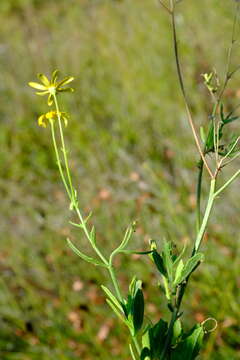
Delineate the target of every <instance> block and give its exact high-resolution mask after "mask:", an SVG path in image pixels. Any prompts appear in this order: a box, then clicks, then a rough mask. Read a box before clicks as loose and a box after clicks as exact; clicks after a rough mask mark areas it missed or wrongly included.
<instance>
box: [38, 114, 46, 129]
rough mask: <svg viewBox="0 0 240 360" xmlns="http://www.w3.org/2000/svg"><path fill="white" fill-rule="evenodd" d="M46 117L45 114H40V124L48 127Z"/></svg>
mask: <svg viewBox="0 0 240 360" xmlns="http://www.w3.org/2000/svg"><path fill="white" fill-rule="evenodd" d="M44 119H45V115H41V116H39V118H38V125H39V126H42V127H44V128H46V127H47V124H46V122H45V121H44Z"/></svg>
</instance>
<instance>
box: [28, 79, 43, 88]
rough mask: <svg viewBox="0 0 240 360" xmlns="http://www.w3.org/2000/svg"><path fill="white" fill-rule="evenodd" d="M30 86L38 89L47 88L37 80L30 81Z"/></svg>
mask: <svg viewBox="0 0 240 360" xmlns="http://www.w3.org/2000/svg"><path fill="white" fill-rule="evenodd" d="M28 85H29V86H31V87H33V88H34V89H37V90H47V88H46V86H44V85H42V84H38V83H36V82H32V81H31V82H29V83H28Z"/></svg>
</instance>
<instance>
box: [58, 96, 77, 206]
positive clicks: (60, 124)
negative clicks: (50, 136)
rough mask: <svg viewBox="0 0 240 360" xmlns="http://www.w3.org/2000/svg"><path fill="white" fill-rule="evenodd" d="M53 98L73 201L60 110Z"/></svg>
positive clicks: (73, 192) (73, 196)
mask: <svg viewBox="0 0 240 360" xmlns="http://www.w3.org/2000/svg"><path fill="white" fill-rule="evenodd" d="M53 99H54V103H55V107H56V111H57V119H58V126H59V132H60V138H61V143H62V150H63V157H64V162H65V167H66V172H67V177H68V182H69V186H70V189H71V193H72V201H74V199H75V191H74V188H73V185H72V177H71V173H70V170H69V165H68V158H67V151H66V146H65V141H64V136H63V129H62V122H61V115H60V111H59V106H58V101H57V97H56V95H55V94H54V95H53Z"/></svg>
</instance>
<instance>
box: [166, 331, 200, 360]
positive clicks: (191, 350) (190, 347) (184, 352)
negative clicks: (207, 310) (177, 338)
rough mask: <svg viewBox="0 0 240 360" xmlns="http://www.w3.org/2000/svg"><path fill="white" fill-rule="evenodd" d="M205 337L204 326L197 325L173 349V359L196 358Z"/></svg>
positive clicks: (187, 359) (186, 359) (185, 359)
mask: <svg viewBox="0 0 240 360" xmlns="http://www.w3.org/2000/svg"><path fill="white" fill-rule="evenodd" d="M203 337H204V330H203V327H202V326H201V325H196V326H195V327H194V328H193V329H192V330H191V331H190V332H189V333H188V334H186V335H185V336H184V339H183V341H181V342H180V343H179V345H178V346H177V347H176V348H175V349H174V350H172V354H171V360H183V359H184V360H194V359H195V358H196V357H197V355H198V353H199V351H200V349H201V347H202V342H203Z"/></svg>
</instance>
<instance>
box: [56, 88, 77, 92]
mask: <svg viewBox="0 0 240 360" xmlns="http://www.w3.org/2000/svg"><path fill="white" fill-rule="evenodd" d="M57 91H58V92H74V89H73V88H60V89H57Z"/></svg>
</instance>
